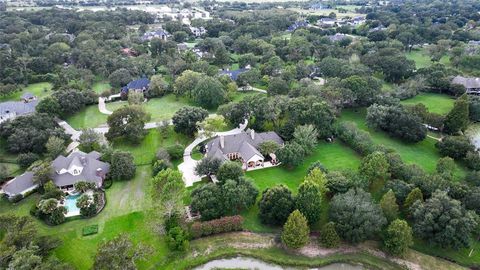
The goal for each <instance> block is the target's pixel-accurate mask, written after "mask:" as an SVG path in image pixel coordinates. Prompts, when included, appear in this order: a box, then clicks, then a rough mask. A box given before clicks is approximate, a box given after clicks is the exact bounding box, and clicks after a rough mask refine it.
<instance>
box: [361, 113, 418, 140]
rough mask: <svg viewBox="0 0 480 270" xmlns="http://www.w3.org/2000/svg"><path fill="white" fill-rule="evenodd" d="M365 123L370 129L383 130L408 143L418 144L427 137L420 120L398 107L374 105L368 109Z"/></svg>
mask: <svg viewBox="0 0 480 270" xmlns="http://www.w3.org/2000/svg"><path fill="white" fill-rule="evenodd" d="M366 122H367V125H368V126H369V127H370V128H374V129H381V130H384V131H386V132H387V133H388V134H390V135H391V136H393V137H399V138H401V139H403V140H405V141H408V142H419V141H422V140H423V139H425V137H426V136H427V129H426V127H425V126H424V125H423V123H422V121H421V119H420V118H419V117H417V116H416V115H414V114H412V113H410V112H409V111H407V110H406V109H405V108H403V107H402V106H399V105H393V106H388V105H379V104H374V105H372V106H370V107H368V110H367V117H366Z"/></svg>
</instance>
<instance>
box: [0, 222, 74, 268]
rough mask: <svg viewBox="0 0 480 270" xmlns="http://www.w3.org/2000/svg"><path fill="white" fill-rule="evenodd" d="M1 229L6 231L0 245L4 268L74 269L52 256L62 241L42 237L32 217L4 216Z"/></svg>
mask: <svg viewBox="0 0 480 270" xmlns="http://www.w3.org/2000/svg"><path fill="white" fill-rule="evenodd" d="M0 228H1V230H2V232H3V237H2V241H1V242H0V247H1V250H2V252H1V254H2V260H0V264H1V267H2V268H4V269H41V270H43V269H45V270H46V269H52V270H68V269H72V268H71V267H70V266H69V265H68V264H66V263H63V262H60V261H59V260H58V259H57V258H56V257H55V255H53V254H52V250H53V249H55V248H56V247H58V246H59V245H60V244H61V242H60V240H59V239H57V238H54V237H52V236H43V235H41V234H40V233H39V232H38V231H37V229H36V228H37V226H36V224H35V221H34V220H33V219H32V218H31V217H26V216H23V217H18V216H14V215H2V216H0Z"/></svg>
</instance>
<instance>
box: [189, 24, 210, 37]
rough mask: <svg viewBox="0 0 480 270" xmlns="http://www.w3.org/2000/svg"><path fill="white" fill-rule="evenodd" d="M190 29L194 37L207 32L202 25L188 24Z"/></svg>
mask: <svg viewBox="0 0 480 270" xmlns="http://www.w3.org/2000/svg"><path fill="white" fill-rule="evenodd" d="M190 31H191V32H192V34H193V35H194V36H196V37H201V36H203V35H205V34H206V33H207V30H206V29H205V28H204V27H193V26H190Z"/></svg>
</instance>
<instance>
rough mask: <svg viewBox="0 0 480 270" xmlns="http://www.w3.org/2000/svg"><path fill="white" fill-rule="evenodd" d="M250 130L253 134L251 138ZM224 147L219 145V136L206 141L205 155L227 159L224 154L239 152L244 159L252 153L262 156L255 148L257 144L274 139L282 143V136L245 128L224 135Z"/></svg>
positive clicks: (247, 158) (248, 157)
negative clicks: (237, 132)
mask: <svg viewBox="0 0 480 270" xmlns="http://www.w3.org/2000/svg"><path fill="white" fill-rule="evenodd" d="M252 132H253V134H254V136H253V139H252ZM223 139H224V147H223V148H222V147H221V146H220V140H221V138H220V137H216V138H215V139H213V140H211V141H210V142H209V143H207V149H208V153H207V156H209V157H215V158H219V159H221V158H222V157H223V160H227V157H226V154H229V153H239V154H240V155H241V156H242V158H243V160H244V161H247V160H249V159H250V158H251V157H253V156H254V155H258V156H260V157H262V158H264V156H263V155H262V154H261V153H260V152H259V151H258V150H257V148H258V145H259V144H261V143H262V142H265V141H274V142H276V143H278V144H280V145H282V144H283V140H282V138H280V136H278V135H277V133H275V132H272V131H270V132H262V133H255V131H253V130H247V131H244V132H242V133H239V134H235V135H228V136H224V137H223Z"/></svg>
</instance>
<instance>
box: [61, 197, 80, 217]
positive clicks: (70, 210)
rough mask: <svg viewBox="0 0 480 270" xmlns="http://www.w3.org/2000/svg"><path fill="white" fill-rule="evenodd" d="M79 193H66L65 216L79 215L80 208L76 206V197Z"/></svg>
mask: <svg viewBox="0 0 480 270" xmlns="http://www.w3.org/2000/svg"><path fill="white" fill-rule="evenodd" d="M80 196H81V194H77V195H68V196H67V197H66V198H65V205H64V206H65V208H67V214H66V215H65V216H66V217H72V216H78V215H80V208H78V207H77V199H78V198H79V197H80Z"/></svg>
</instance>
